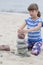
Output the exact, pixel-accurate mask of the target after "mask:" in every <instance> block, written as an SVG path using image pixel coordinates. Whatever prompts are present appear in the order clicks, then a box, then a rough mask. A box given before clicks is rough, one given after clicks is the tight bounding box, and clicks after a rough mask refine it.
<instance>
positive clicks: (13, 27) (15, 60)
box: [0, 12, 43, 65]
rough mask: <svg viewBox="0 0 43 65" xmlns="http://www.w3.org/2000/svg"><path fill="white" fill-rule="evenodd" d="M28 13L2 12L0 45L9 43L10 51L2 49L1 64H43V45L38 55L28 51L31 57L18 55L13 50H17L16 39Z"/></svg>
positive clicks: (0, 54) (0, 53) (0, 16)
mask: <svg viewBox="0 0 43 65" xmlns="http://www.w3.org/2000/svg"><path fill="white" fill-rule="evenodd" d="M28 17H29V15H28V14H24V13H6V12H4V13H2V12H0V45H2V44H5V45H7V44H8V45H9V46H10V48H11V51H10V52H6V51H0V65H43V47H42V51H41V53H40V54H39V55H38V56H34V55H32V54H31V52H28V53H29V55H30V57H20V56H16V55H15V54H14V53H11V52H12V51H13V52H17V49H16V44H17V43H16V40H17V29H18V28H19V26H20V25H21V24H22V23H23V22H24V20H25V18H28ZM41 34H42V38H43V30H42V31H41Z"/></svg>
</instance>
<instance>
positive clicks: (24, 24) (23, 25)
mask: <svg viewBox="0 0 43 65" xmlns="http://www.w3.org/2000/svg"><path fill="white" fill-rule="evenodd" d="M25 26H26V22H24V23H23V24H22V25H21V26H20V27H19V29H18V32H21V31H22V30H23V29H24V27H25Z"/></svg>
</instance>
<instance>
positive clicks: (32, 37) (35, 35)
mask: <svg viewBox="0 0 43 65" xmlns="http://www.w3.org/2000/svg"><path fill="white" fill-rule="evenodd" d="M25 22H26V24H27V28H28V29H30V28H34V27H35V26H37V25H38V23H39V22H42V19H41V18H40V17H39V18H37V19H36V20H32V18H31V17H29V18H28V19H25ZM28 40H29V41H31V42H38V41H41V42H42V38H41V28H40V29H39V30H37V31H32V32H29V33H28Z"/></svg>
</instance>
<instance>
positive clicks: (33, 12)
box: [29, 10, 38, 17]
mask: <svg viewBox="0 0 43 65" xmlns="http://www.w3.org/2000/svg"><path fill="white" fill-rule="evenodd" d="M29 14H30V16H31V17H36V16H37V14H38V11H37V10H30V11H29Z"/></svg>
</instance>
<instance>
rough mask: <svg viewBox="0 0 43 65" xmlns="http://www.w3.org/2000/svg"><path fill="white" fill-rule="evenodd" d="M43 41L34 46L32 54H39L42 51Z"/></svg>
mask: <svg viewBox="0 0 43 65" xmlns="http://www.w3.org/2000/svg"><path fill="white" fill-rule="evenodd" d="M41 46H42V42H36V43H35V44H34V46H33V48H32V54H34V55H38V54H39V53H40V51H41Z"/></svg>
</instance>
